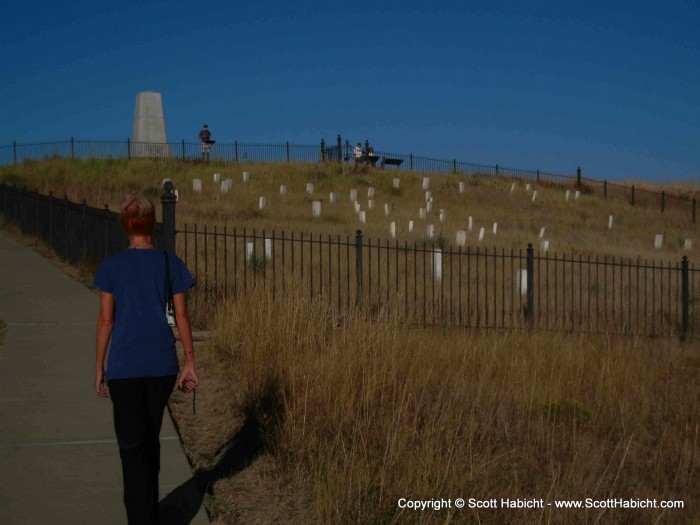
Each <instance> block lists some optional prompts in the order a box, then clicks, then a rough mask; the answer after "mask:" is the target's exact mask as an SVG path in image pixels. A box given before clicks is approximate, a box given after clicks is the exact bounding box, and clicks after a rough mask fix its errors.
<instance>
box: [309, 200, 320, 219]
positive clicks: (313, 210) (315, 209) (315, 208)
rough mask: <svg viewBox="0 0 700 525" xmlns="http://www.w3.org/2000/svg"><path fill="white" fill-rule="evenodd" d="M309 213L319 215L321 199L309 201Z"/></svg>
mask: <svg viewBox="0 0 700 525" xmlns="http://www.w3.org/2000/svg"><path fill="white" fill-rule="evenodd" d="M311 214H312V215H313V216H314V217H320V216H321V201H314V202H313V203H311Z"/></svg>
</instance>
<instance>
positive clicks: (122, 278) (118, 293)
mask: <svg viewBox="0 0 700 525" xmlns="http://www.w3.org/2000/svg"><path fill="white" fill-rule="evenodd" d="M121 220H122V225H123V226H124V229H125V230H126V233H127V234H128V235H129V242H130V245H129V248H128V249H126V250H123V251H121V252H118V253H116V254H114V255H111V256H109V257H107V258H106V259H104V260H103V261H102V263H101V264H100V267H99V269H98V270H97V274H96V276H95V279H94V283H93V284H94V285H95V286H96V287H97V288H99V289H100V313H99V316H98V319H97V337H96V363H95V392H96V393H97V395H98V396H100V397H111V399H112V407H113V414H114V429H115V433H116V436H117V443H118V445H119V456H120V458H121V463H122V475H123V481H124V505H125V507H126V514H127V519H128V523H129V525H141V524H144V525H145V524H148V525H156V524H158V523H159V520H158V496H159V495H158V474H159V472H160V440H159V434H160V428H161V424H162V421H163V413H164V411H165V406H166V404H167V402H168V398H169V397H170V394H171V393H172V390H173V387H174V386H175V384H176V383H177V385H178V387H179V388H180V389H181V390H183V391H186V392H191V391H193V390H194V389H195V388H197V385H198V384H199V378H198V376H197V371H196V368H195V361H194V347H193V344H192V330H191V327H190V322H189V318H188V315H187V308H186V305H185V294H184V292H185V291H186V290H187V289H188V288H190V287H191V286H193V285H194V280H193V279H192V276H191V275H190V273H189V271H188V270H187V267H186V266H185V263H184V262H183V261H182V259H180V258H179V257H177V256H176V255H172V254H168V253H166V252H164V251H161V250H157V249H155V248H154V247H153V244H152V242H153V240H152V230H153V224H154V222H155V208H154V206H153V203H152V202H150V201H149V200H148V199H146V198H145V197H143V196H141V195H139V194H136V193H130V194H129V195H128V196H127V198H126V200H125V201H124V203H123V204H122V207H121ZM168 275H169V277H170V286H167V284H166V279H167V277H166V276H168ZM168 292H171V293H172V303H173V305H174V310H175V319H176V323H177V330H178V332H179V335H180V339H181V341H182V345H183V350H184V353H185V364H184V367H183V369H182V372H181V374H180V378H179V379H177V374H178V371H179V364H178V359H177V354H176V351H175V336H174V335H173V332H172V329H171V328H170V326H169V321H168V319H167V318H166V305H167V303H168V302H169V301H168V299H169V297H168V295H169V293H168ZM108 344H109V356H108V358H107V372H106V374H105V366H104V365H105V356H106V354H107V345H108Z"/></svg>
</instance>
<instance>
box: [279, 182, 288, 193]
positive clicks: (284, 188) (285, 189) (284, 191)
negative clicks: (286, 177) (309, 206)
mask: <svg viewBox="0 0 700 525" xmlns="http://www.w3.org/2000/svg"><path fill="white" fill-rule="evenodd" d="M280 195H287V186H285V185H284V184H282V185H281V186H280Z"/></svg>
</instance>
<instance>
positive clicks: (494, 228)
mask: <svg viewBox="0 0 700 525" xmlns="http://www.w3.org/2000/svg"><path fill="white" fill-rule="evenodd" d="M497 233H498V223H497V222H494V223H493V234H494V235H496V234H497Z"/></svg>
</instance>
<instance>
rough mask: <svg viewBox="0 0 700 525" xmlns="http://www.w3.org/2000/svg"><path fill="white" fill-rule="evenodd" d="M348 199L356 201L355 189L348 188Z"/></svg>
mask: <svg viewBox="0 0 700 525" xmlns="http://www.w3.org/2000/svg"><path fill="white" fill-rule="evenodd" d="M350 200H351V201H353V202H357V190H356V189H354V188H353V189H351V190H350Z"/></svg>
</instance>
